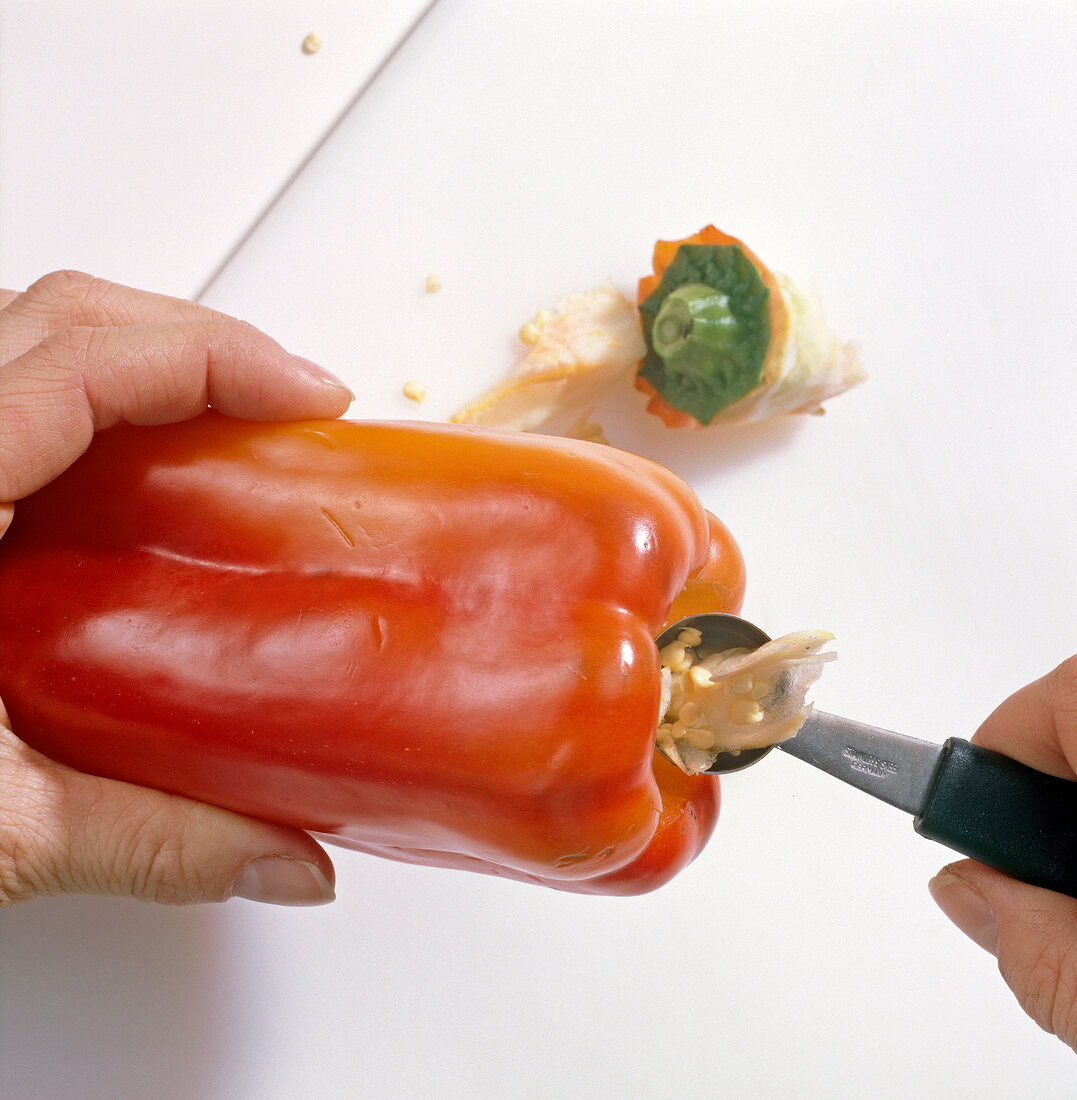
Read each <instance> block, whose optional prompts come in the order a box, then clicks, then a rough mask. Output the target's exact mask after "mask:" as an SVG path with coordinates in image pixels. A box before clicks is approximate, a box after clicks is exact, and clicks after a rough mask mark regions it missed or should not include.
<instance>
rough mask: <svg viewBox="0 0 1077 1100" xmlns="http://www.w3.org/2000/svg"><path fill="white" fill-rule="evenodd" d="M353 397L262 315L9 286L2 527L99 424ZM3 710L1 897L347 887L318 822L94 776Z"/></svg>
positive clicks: (311, 898)
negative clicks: (270, 328)
mask: <svg viewBox="0 0 1077 1100" xmlns="http://www.w3.org/2000/svg"><path fill="white" fill-rule="evenodd" d="M350 397H351V395H350V394H349V393H348V391H347V390H346V388H345V387H344V386H343V385H342V384H341V383H339V382H338V381H337V380H336V379H334V378H332V377H331V376H330V375H328V374H326V373H325V372H324V371H323V370H322V369H321V368H319V367H317V366H315V365H314V364H313V363H309V362H308V361H306V360H304V359H300V358H297V357H296V356H293V355H289V354H288V353H287V352H285V351H284V349H282V348H281V347H280V346H279V345H277V344H275V343H274V342H273V341H272V340H270V339H269V338H268V337H266V336H264V335H263V334H262V333H260V332H258V331H256V330H255V329H253V328H251V327H250V326H249V325H246V324H243V323H241V322H239V321H236V320H234V319H233V318H230V317H226V316H224V315H222V314H219V313H216V312H214V311H212V310H209V309H206V308H204V307H202V306H198V305H195V304H193V303H190V302H184V301H180V300H176V299H172V298H167V297H163V296H159V295H154V294H147V293H143V292H140V291H136V290H131V289H128V288H126V287H121V286H117V285H115V284H112V283H108V282H105V281H103V280H99V279H94V278H91V277H89V276H87V275H82V274H78V273H74V272H58V273H55V274H52V275H47V276H45V277H44V278H43V279H41V280H39V281H38V282H37V283H35V284H34V285H33V286H31V287H30V288H29V289H28V290H27V291H25V292H24V293H21V294H20V293H14V292H12V291H0V535H2V534H3V533H4V532H5V531H6V530H7V528H8V526H9V524H10V522H11V518H12V515H13V511H14V508H17V506H18V505H17V504H13V503H12V502H17V501H18V500H19V499H21V498H22V497H24V496H26V495H28V494H29V493H32V492H34V491H35V490H36V489H39V488H40V487H42V486H43V485H45V484H46V483H48V482H49V481H51V480H52V479H53V478H54V477H56V476H57V475H59V474H60V473H61V472H63V470H64V469H66V468H67V467H68V466H70V465H71V463H72V462H74V461H75V460H76V459H77V458H78V457H79V456H80V455H81V454H82V452H83V451H85V449H86V447H87V446H88V445H89V443H90V440H91V438H92V436H93V433H94V432H95V431H96V430H98V429H101V428H105V427H108V426H110V425H112V424H115V423H117V422H119V421H127V422H130V423H134V424H157V423H171V422H174V421H178V420H184V419H187V418H189V417H193V416H196V415H197V414H198V413H201V412H203V411H204V410H205V409H206V407H207V406H208V405H212V406H213V407H215V408H217V409H219V410H220V411H221V412H224V413H227V414H230V415H233V416H239V417H245V418H247V419H253V420H280V419H288V418H295V417H336V416H339V415H340V414H341V413H343V412H344V411H345V409H346V408H347V406H348V404H349V401H350ZM0 723H2V726H0V792H2V793H0V906H2V905H10V904H15V903H17V902H20V901H24V900H27V899H29V898H32V897H35V896H42V895H48V894H61V893H99V894H117V895H132V896H134V897H137V898H140V899H142V900H146V901H162V902H169V903H174V904H185V903H192V902H202V901H221V900H224V899H226V898H229V897H233V896H241V897H248V898H252V899H254V900H258V901H269V902H275V903H279V904H296V905H305V904H318V903H321V902H325V901H329V900H331V899H332V897H333V887H332V882H333V868H332V865H331V863H330V861H329V859H328V857H327V856H326V854H325V853H324V852H323V851H322V849H321V848H320V847H319V846H318V845H317V844H316V843H315V842H314V841H313V840H312V839H311V838H310V837H309V836H308V835H307V834H306V833H304V832H302V831H300V830H297V829H291V828H286V827H284V826H278V825H269V824H265V823H263V822H259V821H255V820H253V819H250V818H247V817H243V816H241V815H239V814H235V813H230V812H226V811H224V810H220V809H217V808H215V807H210V806H206V805H203V804H201V803H198V802H193V801H190V800H187V799H184V798H179V797H176V796H173V795H168V794H162V793H160V792H158V791H151V790H148V789H146V788H142V787H137V786H133V785H130V784H126V783H120V782H115V781H112V780H105V779H99V778H96V777H92V776H88V775H83V774H81V773H79V772H76V771H72V770H71V769H69V768H65V767H62V766H60V765H58V764H55V763H53V762H52V761H51V760H48V759H46V758H45V757H44V756H41V755H40V754H38V753H37V752H35V751H33V750H32V749H30V748H29V747H28V746H26V745H25V744H23V743H22V742H21V741H20V740H18V738H16V737H15V735H14V734H13V733H12V731H11V730H10V729H9V728H7V727H8V725H9V722H8V717H7V713H6V711H5V710H4V708H3V705H2V704H0Z"/></svg>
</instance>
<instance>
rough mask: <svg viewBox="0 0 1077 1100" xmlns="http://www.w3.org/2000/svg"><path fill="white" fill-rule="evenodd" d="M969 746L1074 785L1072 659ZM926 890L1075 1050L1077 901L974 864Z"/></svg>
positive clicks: (1029, 1007)
mask: <svg viewBox="0 0 1077 1100" xmlns="http://www.w3.org/2000/svg"><path fill="white" fill-rule="evenodd" d="M972 740H973V741H974V742H975V743H976V744H978V745H983V746H984V747H985V748H988V749H993V750H994V751H996V752H1000V753H1002V754H1004V755H1005V756H1009V757H1011V758H1012V759H1014V760H1019V761H1021V762H1022V763H1024V764H1028V765H1030V766H1031V767H1033V768H1036V769H1038V770H1039V771H1042V772H1046V773H1047V774H1048V775H1056V776H1060V777H1062V778H1065V779H1077V656H1075V657H1071V658H1070V659H1069V660H1067V661H1064V662H1063V663H1062V664H1061V665H1059V666H1058V668H1056V669H1055V670H1054V671H1053V672H1050V673H1048V674H1047V675H1046V676H1044V677H1043V678H1042V679H1040V680H1037V681H1035V683H1032V684H1029V685H1028V686H1027V687H1024V688H1022V689H1021V690H1020V691H1018V692H1016V693H1015V694H1013V695H1011V696H1010V698H1009V699H1007V700H1006V701H1005V702H1004V703H1003V704H1002V705H1001V706H1000V707H999V708H998V709H997V710H996V711H995V712H994V713H993V714H992V715H991V716H990V717H989V718H988V719H987V721H986V722H984V724H983V725H982V726H981V727H980V728H979V730H977V732H976V734H975V736H974V737H973V738H972ZM929 885H930V889H931V894H932V897H934V899H935V901H936V903H937V904H938V905H939V907H940V908H941V909H942V911H943V912H944V913H945V914H946V915H947V916H948V917H949V918H950V920H952V921H953V922H954V924H956V925H957V927H958V928H960V929H961V930H962V931H963V932H964V933H965V934H966V935H967V936H969V937H970V938H971V939H972V940H974V941H975V942H976V943H978V944H979V945H980V946H981V947H983V948H985V949H986V950H987V951H989V952H991V954H993V955H995V956H996V957H997V959H998V965H999V970H1000V971H1001V973H1002V976H1003V978H1004V979H1005V981H1006V984H1007V985H1008V986H1009V987H1010V988H1011V989H1012V990H1013V992H1014V993H1015V994H1016V996H1017V999H1018V1001H1020V1003H1021V1007H1022V1008H1024V1010H1025V1011H1026V1012H1027V1013H1028V1014H1029V1015H1030V1016H1031V1017H1032V1019H1033V1020H1035V1021H1036V1023H1038V1024H1039V1025H1040V1027H1042V1028H1043V1029H1044V1030H1045V1031H1049V1032H1051V1033H1052V1034H1054V1035H1057V1036H1058V1037H1059V1038H1060V1039H1062V1040H1063V1042H1065V1043H1067V1044H1068V1045H1069V1046H1071V1047H1073V1048H1074V1049H1075V1050H1077V900H1075V899H1073V898H1069V897H1065V896H1063V895H1062V894H1056V893H1053V892H1051V891H1050V890H1042V889H1039V888H1038V887H1035V886H1026V885H1025V884H1024V883H1020V882H1017V881H1016V880H1014V879H1012V878H1009V877H1008V876H1007V875H1004V874H1002V873H1001V872H999V871H994V870H992V869H991V868H989V867H985V866H984V865H983V864H981V863H977V862H976V861H975V860H971V859H965V860H961V861H959V862H957V863H952V864H950V865H949V866H948V867H945V868H943V870H942V871H940V872H939V874H938V875H936V876H935V878H933V879H932V880H931V883H930V884H929Z"/></svg>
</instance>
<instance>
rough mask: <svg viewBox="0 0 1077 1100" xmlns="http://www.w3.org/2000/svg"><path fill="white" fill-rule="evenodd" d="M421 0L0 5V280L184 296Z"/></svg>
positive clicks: (217, 262) (294, 165)
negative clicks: (73, 280) (61, 275)
mask: <svg viewBox="0 0 1077 1100" xmlns="http://www.w3.org/2000/svg"><path fill="white" fill-rule="evenodd" d="M429 3H430V0H360V2H356V0H287V2H285V0H228V2H226V3H209V2H208V0H179V2H177V3H164V2H163V0H150V2H148V3H146V2H140V0H97V2H95V3H92V4H85V3H79V2H78V0H33V2H32V3H31V2H30V0H4V3H3V6H2V8H0V20H2V22H0V285H2V286H6V287H11V288H14V289H21V288H22V287H24V286H26V285H27V284H28V283H30V282H32V281H33V280H34V279H36V278H37V277H38V276H39V275H43V274H45V272H47V271H52V270H54V269H56V268H63V267H75V268H81V269H83V270H85V271H89V272H91V273H92V274H94V275H100V276H102V277H105V278H110V279H113V280H115V281H118V282H124V283H128V284H130V285H132V286H138V287H146V288H152V289H154V290H158V291H162V292H166V293H172V294H177V295H181V296H183V297H191V296H194V295H197V294H198V293H199V292H200V291H201V289H202V288H203V287H204V286H205V284H206V283H207V282H208V281H209V280H210V279H211V278H212V276H213V274H214V273H215V272H216V271H217V270H218V269H219V267H220V266H221V265H222V264H223V263H225V262H226V261H227V258H228V256H229V255H230V254H231V253H232V251H233V250H234V248H235V247H236V246H237V245H238V244H239V243H240V242H241V240H242V239H243V237H244V236H245V235H246V234H247V232H248V231H249V230H250V229H251V227H252V226H253V225H254V224H255V223H256V222H257V220H258V219H259V218H260V217H261V216H262V214H263V213H264V212H265V210H266V209H267V208H268V207H269V206H270V205H271V203H272V202H273V199H274V198H275V197H276V196H277V194H279V193H280V192H281V191H282V190H283V189H284V188H286V187H287V185H288V183H289V182H290V180H291V179H292V177H293V176H294V175H295V173H296V172H298V171H299V170H300V169H301V168H302V165H303V163H304V161H305V160H306V159H307V157H309V156H310V154H311V153H312V152H313V151H314V150H315V149H316V148H317V147H318V145H319V143H320V142H321V141H322V139H323V138H324V137H325V135H326V134H327V133H328V132H329V131H330V130H331V128H332V126H333V124H334V123H335V122H336V121H337V119H338V118H340V116H341V115H342V114H343V113H344V112H345V111H346V110H347V108H348V106H349V104H350V103H351V102H352V101H353V100H354V99H355V98H356V96H357V95H359V94H360V92H361V91H362V89H363V88H364V87H365V86H366V84H367V83H368V82H369V80H370V78H371V77H372V76H373V74H374V73H375V72H377V70H378V68H379V66H381V65H382V64H383V63H384V61H385V60H386V59H387V57H388V56H389V55H390V54H391V53H392V51H393V50H394V49H395V48H396V46H397V44H398V43H399V41H400V40H401V38H402V37H403V36H404V35H405V34H406V33H407V31H408V29H409V28H410V27H411V26H412V25H413V24H414V23H415V21H416V20H417V19H418V18H419V17H420V16H421V14H422V12H423V11H424V10H425V9H426V8H427V7H428V6H429ZM311 33H314V34H315V35H316V36H317V37H318V38H319V39H320V40H321V48H320V49H318V50H317V51H316V52H314V53H310V52H306V51H304V49H303V43H304V40H305V39H306V38H307V36H308V35H309V34H311Z"/></svg>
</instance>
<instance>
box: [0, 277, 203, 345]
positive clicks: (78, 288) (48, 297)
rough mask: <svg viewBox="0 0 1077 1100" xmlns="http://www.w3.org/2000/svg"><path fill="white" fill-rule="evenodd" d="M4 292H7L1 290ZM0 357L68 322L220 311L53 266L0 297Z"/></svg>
mask: <svg viewBox="0 0 1077 1100" xmlns="http://www.w3.org/2000/svg"><path fill="white" fill-rule="evenodd" d="M4 293H5V294H9V293H11V292H9V291H5V292H4ZM0 309H2V310H3V312H2V313H0V362H7V361H8V360H9V359H15V358H16V357H17V356H19V355H22V354H24V353H25V352H27V351H29V350H30V348H32V347H33V346H34V345H35V344H39V343H41V341H42V340H45V339H47V338H48V337H49V336H52V335H53V334H55V333H57V332H62V331H63V330H64V329H66V328H70V327H72V326H81V325H89V326H91V327H95V328H97V327H110V326H123V325H135V324H149V323H151V322H164V321H188V320H197V319H199V318H204V319H208V318H212V317H220V316H221V314H219V313H217V312H215V311H214V310H211V309H209V308H207V307H206V306H200V305H197V304H196V303H195V302H187V301H184V300H183V299H182V298H171V297H169V296H168V295H165V294H149V293H147V292H146V291H142V290H134V289H133V288H131V287H127V286H122V285H120V284H119V283H111V282H109V281H108V280H107V279H96V278H94V277H93V276H92V275H86V274H85V273H84V272H81V271H53V272H51V273H50V274H48V275H45V276H43V277H42V278H40V279H38V280H37V281H36V282H35V283H33V284H31V285H30V286H29V287H27V289H26V290H25V291H24V292H23V293H21V294H12V295H11V297H10V298H9V299H8V300H7V301H3V300H2V299H0Z"/></svg>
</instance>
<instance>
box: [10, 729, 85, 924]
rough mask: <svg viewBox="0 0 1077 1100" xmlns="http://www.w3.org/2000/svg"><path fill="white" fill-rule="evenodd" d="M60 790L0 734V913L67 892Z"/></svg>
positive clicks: (28, 753)
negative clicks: (0, 807) (0, 800)
mask: <svg viewBox="0 0 1077 1100" xmlns="http://www.w3.org/2000/svg"><path fill="white" fill-rule="evenodd" d="M64 788H65V783H64V777H63V773H62V772H61V771H59V770H58V769H55V768H52V767H49V766H47V762H45V761H44V758H39V757H38V756H37V754H36V753H34V752H33V750H32V749H28V748H27V747H26V746H25V745H24V744H23V743H22V742H21V741H19V740H18V738H16V737H15V735H14V734H13V733H11V731H10V730H8V729H6V728H2V729H0V789H3V791H4V812H3V815H2V816H0V908H3V907H7V906H11V905H17V904H19V903H20V902H24V901H28V900H29V899H30V898H34V897H43V896H46V895H49V894H58V893H62V892H63V891H64V890H65V889H68V888H70V886H71V883H70V881H69V879H70V873H69V868H68V866H67V863H66V861H65V859H64V852H65V851H66V850H67V838H66V836H65V835H64V829H63V826H62V824H61V823H62V821H63V817H62V815H61V814H59V813H58V812H56V808H57V807H58V806H59V805H61V804H62V803H63V800H64V798H65V790H64Z"/></svg>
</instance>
